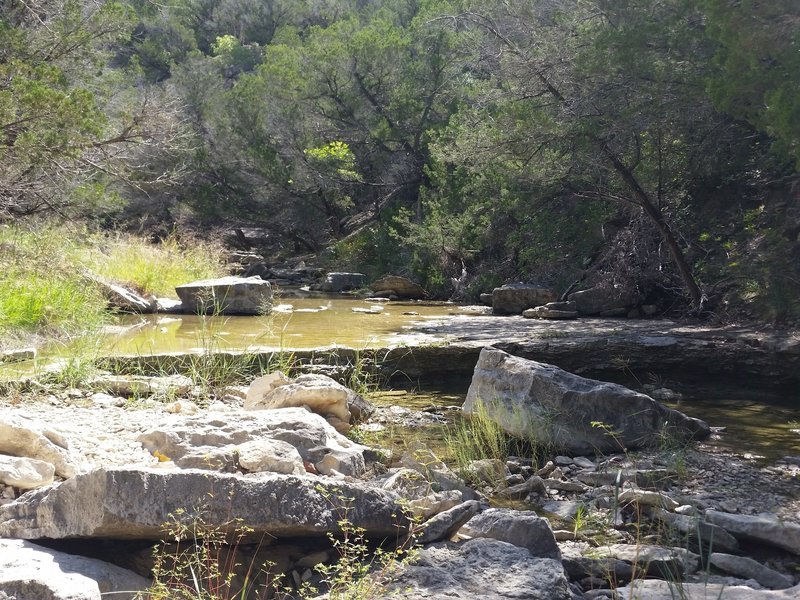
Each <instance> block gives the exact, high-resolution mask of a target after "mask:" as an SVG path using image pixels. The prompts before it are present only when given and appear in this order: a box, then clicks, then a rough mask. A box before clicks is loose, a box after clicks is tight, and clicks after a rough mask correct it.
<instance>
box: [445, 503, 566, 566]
mask: <svg viewBox="0 0 800 600" xmlns="http://www.w3.org/2000/svg"><path fill="white" fill-rule="evenodd" d="M459 533H461V534H463V535H466V536H468V537H471V538H492V539H495V540H500V541H502V542H508V543H509V544H514V545H515V546H519V547H520V548H526V549H527V550H528V551H529V552H530V553H531V554H532V555H533V556H538V557H542V558H561V552H560V551H559V549H558V544H556V539H555V537H554V536H553V530H552V529H550V523H549V522H548V520H547V519H545V518H543V517H540V516H538V515H537V514H536V513H534V512H532V511H517V510H511V509H507V508H490V509H488V510H485V511H483V512H482V513H480V514H478V515H476V516H474V517H472V519H470V520H469V521H467V523H466V525H464V526H463V527H462V528H461V530H460V531H459Z"/></svg>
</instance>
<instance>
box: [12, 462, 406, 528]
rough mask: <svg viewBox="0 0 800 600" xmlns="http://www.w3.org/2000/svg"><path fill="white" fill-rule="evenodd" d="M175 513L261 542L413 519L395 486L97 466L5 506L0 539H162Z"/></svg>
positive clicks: (399, 523)
mask: <svg viewBox="0 0 800 600" xmlns="http://www.w3.org/2000/svg"><path fill="white" fill-rule="evenodd" d="M176 518H180V519H182V520H185V521H186V523H187V524H191V523H197V524H200V525H203V526H206V527H210V528H219V529H221V530H225V531H229V532H231V533H232V532H234V531H236V528H237V523H243V524H245V525H246V526H247V531H239V532H237V533H241V534H242V535H243V536H244V537H245V538H246V539H247V540H252V541H255V542H258V541H260V540H263V539H268V538H270V537H271V536H275V537H302V536H320V535H322V536H324V535H326V534H328V533H338V532H339V531H340V527H341V525H340V523H341V521H342V519H347V521H348V522H349V523H350V524H352V526H353V527H355V528H363V530H364V534H365V535H366V536H391V537H392V538H395V537H396V536H397V535H399V534H400V533H402V531H403V530H404V529H405V528H406V527H407V525H408V521H407V519H406V517H405V516H404V512H403V510H402V507H401V505H400V503H399V500H398V496H397V495H396V494H394V493H393V492H389V491H387V490H383V489H380V488H375V487H370V486H367V485H365V484H362V483H359V482H356V481H353V480H348V479H343V478H333V477H315V476H310V475H303V476H298V475H282V474H276V473H252V474H249V475H240V474H231V473H215V472H213V471H205V470H201V469H162V468H157V467H131V468H124V467H122V468H113V469H98V470H95V471H90V472H88V473H82V474H80V475H77V476H75V477H73V478H72V479H68V480H67V481H64V482H63V483H60V484H56V485H54V486H50V487H46V488H40V489H38V490H34V491H31V492H28V493H27V494H24V495H22V496H21V497H20V498H18V499H17V500H16V501H14V502H12V503H10V504H6V505H4V506H2V507H0V537H7V538H20V539H40V538H51V539H62V538H75V537H83V538H94V537H104V538H118V539H149V540H158V539H161V538H162V537H163V535H164V527H165V525H166V524H168V523H170V522H173V521H174V520H175V519H176Z"/></svg>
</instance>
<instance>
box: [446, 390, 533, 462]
mask: <svg viewBox="0 0 800 600" xmlns="http://www.w3.org/2000/svg"><path fill="white" fill-rule="evenodd" d="M445 444H446V446H447V449H448V451H449V453H450V458H451V460H452V462H453V463H454V464H455V466H456V468H457V470H458V471H459V472H460V473H462V474H467V473H469V465H470V463H472V462H473V461H475V460H481V459H485V458H489V459H497V460H501V461H503V462H505V461H506V460H507V459H508V457H509V456H531V458H535V457H534V456H533V455H534V454H536V448H535V446H534V445H532V444H531V443H530V442H528V441H525V440H521V439H518V438H515V437H512V436H510V435H509V434H508V433H506V431H505V429H503V426H502V425H501V424H500V423H498V422H497V421H496V420H494V419H492V417H491V413H490V409H489V407H488V406H487V405H486V403H484V402H478V403H476V404H475V410H474V411H473V412H472V414H470V415H463V416H462V418H461V419H460V420H459V421H458V422H457V423H455V424H454V425H453V426H451V427H450V428H449V429H448V430H447V431H446V433H445ZM534 462H535V461H534Z"/></svg>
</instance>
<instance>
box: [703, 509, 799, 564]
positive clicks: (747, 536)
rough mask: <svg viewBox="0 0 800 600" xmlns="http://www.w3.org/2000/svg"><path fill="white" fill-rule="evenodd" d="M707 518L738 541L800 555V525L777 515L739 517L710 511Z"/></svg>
mask: <svg viewBox="0 0 800 600" xmlns="http://www.w3.org/2000/svg"><path fill="white" fill-rule="evenodd" d="M705 518H706V521H708V522H709V523H711V524H712V525H717V526H719V527H722V528H724V529H725V530H726V531H728V532H729V533H731V534H733V535H734V536H735V537H736V538H738V539H741V540H748V541H751V542H758V543H760V544H766V545H768V546H774V547H776V548H782V549H783V550H787V551H789V552H791V553H792V554H796V555H800V525H798V524H797V523H790V522H787V521H784V520H782V519H780V518H778V516H777V515H774V514H771V513H765V514H761V515H737V514H732V513H726V512H721V511H716V510H709V511H706V515H705Z"/></svg>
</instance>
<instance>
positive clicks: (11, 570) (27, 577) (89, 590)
mask: <svg viewBox="0 0 800 600" xmlns="http://www.w3.org/2000/svg"><path fill="white" fill-rule="evenodd" d="M149 586H150V582H149V580H147V579H145V578H144V577H141V576H139V575H137V574H136V573H133V572H132V571H128V570H127V569H123V568H121V567H118V566H116V565H112V564H109V563H107V562H103V561H101V560H97V559H94V558H87V557H85V556H75V555H72V554H65V553H64V552H58V551H56V550H51V549H50V548H45V547H43V546H37V545H35V544H32V543H30V542H26V541H23V540H3V539H0V598H2V597H4V596H3V594H5V596H6V597H8V598H12V599H13V598H17V599H18V600H28V599H31V600H32V599H34V598H41V599H47V600H101V598H102V597H107V598H109V597H110V598H115V599H118V600H128V599H133V598H138V597H139V596H138V595H137V592H140V591H144V590H146V589H147V588H148V587H149Z"/></svg>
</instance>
